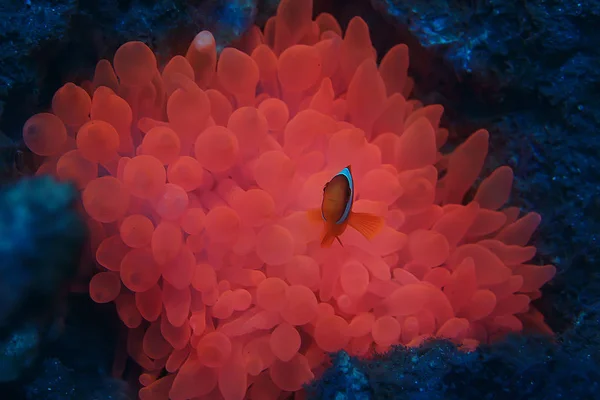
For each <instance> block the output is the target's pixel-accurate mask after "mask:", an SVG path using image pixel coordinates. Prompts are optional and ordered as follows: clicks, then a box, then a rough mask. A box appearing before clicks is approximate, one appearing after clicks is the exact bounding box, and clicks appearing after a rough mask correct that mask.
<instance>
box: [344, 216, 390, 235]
mask: <svg viewBox="0 0 600 400" xmlns="http://www.w3.org/2000/svg"><path fill="white" fill-rule="evenodd" d="M348 225H350V226H351V227H353V228H354V229H356V230H357V231H358V232H360V234H361V235H363V236H364V237H366V238H367V239H369V240H371V239H373V238H374V237H375V236H376V235H377V234H378V233H379V232H380V231H381V229H382V228H383V226H384V225H385V221H384V219H383V218H382V217H380V216H378V215H373V214H368V213H355V212H351V213H350V216H349V218H348Z"/></svg>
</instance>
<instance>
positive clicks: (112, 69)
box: [23, 0, 555, 400]
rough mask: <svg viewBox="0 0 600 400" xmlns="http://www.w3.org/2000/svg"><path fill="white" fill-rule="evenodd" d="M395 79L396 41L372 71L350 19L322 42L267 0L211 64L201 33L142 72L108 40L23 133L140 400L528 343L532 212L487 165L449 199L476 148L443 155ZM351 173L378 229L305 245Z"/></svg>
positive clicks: (361, 26)
mask: <svg viewBox="0 0 600 400" xmlns="http://www.w3.org/2000/svg"><path fill="white" fill-rule="evenodd" d="M407 68H408V49H407V47H406V46H405V45H403V44H400V45H397V46H395V47H393V48H392V49H391V50H390V51H389V52H388V53H387V54H386V55H385V56H384V57H383V60H382V62H381V64H380V65H377V64H376V52H375V50H374V49H373V46H372V44H371V41H370V37H369V29H368V26H367V24H366V23H365V22H364V21H363V20H362V19H360V18H354V19H353V20H352V21H351V22H350V24H349V25H348V28H347V30H346V32H345V34H344V35H343V37H342V32H341V29H340V27H339V25H338V23H337V22H336V20H335V19H334V18H333V17H332V16H331V15H328V14H321V15H319V16H318V17H317V18H316V20H314V21H313V20H312V1H311V0H283V1H281V3H280V5H279V9H278V12H277V15H276V16H275V17H273V18H271V19H270V20H269V21H268V22H267V24H266V26H265V29H264V31H261V30H259V29H258V28H253V29H251V30H250V32H249V33H248V34H247V35H246V36H245V37H244V39H243V40H242V41H241V42H240V44H239V46H238V49H236V48H226V49H225V50H223V51H222V52H221V54H220V55H219V57H217V53H216V48H215V41H214V38H213V36H212V35H211V34H210V33H209V32H206V31H204V32H201V33H199V34H198V35H197V36H196V38H195V39H194V41H193V42H192V44H191V45H190V47H189V50H188V52H187V54H186V55H185V57H183V56H176V57H174V58H173V59H171V60H170V61H169V62H168V64H167V65H166V66H164V68H162V70H159V68H158V66H157V61H156V58H155V56H154V54H153V52H152V51H151V50H150V49H149V48H148V47H147V46H146V45H145V44H143V43H141V42H129V43H126V44H124V45H123V46H121V47H120V48H119V50H118V51H117V52H116V54H115V57H114V60H113V63H112V64H111V63H109V62H108V61H106V60H103V61H101V62H100V63H98V66H97V69H96V74H95V76H94V79H93V81H92V82H87V83H86V84H82V87H79V86H76V85H74V84H72V83H68V84H66V85H65V86H63V87H62V88H61V89H59V90H58V91H57V92H56V94H55V96H54V99H53V101H52V113H43V114H38V115H35V116H33V117H31V118H30V119H29V120H28V121H27V123H26V124H25V127H24V130H23V135H24V140H25V143H26V144H27V146H28V147H29V148H30V149H31V151H33V152H34V153H36V154H39V155H41V156H46V157H47V158H46V161H45V163H44V164H43V165H42V166H41V167H40V169H39V171H38V173H45V174H53V175H55V176H57V177H58V178H59V179H62V180H70V181H73V182H74V183H75V184H76V185H77V187H78V188H79V189H80V190H81V194H82V208H83V210H84V211H85V215H86V216H87V217H88V224H89V227H90V230H91V233H92V238H93V246H94V251H95V255H96V261H97V265H98V272H97V274H95V275H94V277H93V278H92V280H91V282H90V295H91V296H92V298H93V299H94V300H95V301H97V302H101V303H105V302H112V301H114V302H115V304H116V308H117V311H118V314H119V316H120V317H121V319H122V320H123V322H124V323H125V325H127V326H128V327H129V328H130V331H129V332H130V333H129V339H128V351H129V355H130V356H131V357H132V358H133V359H134V360H135V361H136V362H137V363H138V364H139V365H140V366H141V367H142V368H143V369H144V371H145V372H144V373H143V374H142V375H141V377H140V382H141V384H142V385H143V386H144V387H143V388H142V389H141V390H140V393H139V395H140V398H141V399H172V400H183V399H219V398H224V399H226V400H235V399H242V398H244V396H245V395H246V393H248V395H249V398H252V399H275V398H278V396H279V395H280V394H281V393H282V392H297V391H300V390H301V387H302V385H303V384H304V383H306V382H308V381H310V380H311V379H313V377H314V376H315V375H316V374H319V373H320V372H321V371H322V370H323V368H324V367H325V363H326V359H327V357H326V353H327V352H335V351H338V350H342V349H344V350H346V351H348V352H349V353H351V354H354V355H359V356H368V355H369V354H371V352H373V351H385V350H386V349H388V348H389V347H390V346H393V345H398V344H401V345H406V346H417V345H419V344H420V343H421V342H422V341H423V340H424V339H425V338H428V337H443V338H448V339H450V340H452V341H454V342H455V343H457V344H458V345H465V346H467V347H468V348H472V347H473V346H476V345H477V344H478V343H487V342H490V341H493V340H494V339H496V338H498V337H501V336H502V335H504V334H506V333H507V332H518V331H521V330H522V329H523V323H524V322H526V323H527V324H528V325H534V326H537V327H538V328H540V329H543V330H546V331H547V330H548V328H547V327H546V325H545V324H544V322H543V317H542V316H541V314H540V313H539V312H537V311H536V310H535V308H533V307H532V306H531V304H530V302H531V300H532V299H535V298H537V297H539V296H540V291H539V289H540V287H541V286H542V285H543V284H544V283H546V282H547V281H548V280H550V279H551V278H552V277H553V275H554V273H555V268H554V267H553V266H551V265H546V266H537V265H532V264H529V263H528V262H529V261H530V260H531V259H532V258H533V257H534V255H535V253H536V249H535V248H534V247H532V246H528V245H527V244H528V242H529V239H530V237H531V235H532V233H533V232H534V230H535V229H536V227H537V226H538V224H539V223H540V216H539V215H538V214H535V213H529V214H526V215H524V216H521V215H520V213H519V210H518V209H516V208H514V207H505V203H506V202H507V200H508V197H509V193H510V189H511V185H512V181H513V174H512V171H511V170H510V168H507V167H501V168H499V169H497V170H496V171H494V172H493V173H492V174H491V175H490V176H488V177H486V178H485V179H484V180H483V182H482V183H481V184H480V185H479V187H478V189H477V191H476V194H475V196H474V197H473V199H472V200H469V201H468V202H465V194H466V193H467V191H468V190H469V189H470V188H471V187H472V185H473V184H474V182H475V181H476V179H477V177H478V176H479V174H480V172H481V168H482V165H483V162H484V159H485V157H486V155H487V151H488V133H487V132H486V131H485V130H479V131H477V132H475V133H473V134H472V135H471V136H470V137H469V138H468V139H467V141H466V142H464V143H463V144H462V145H461V146H459V147H458V148H456V149H455V150H454V151H452V152H451V153H448V154H443V153H441V152H440V148H441V147H442V145H444V143H445V141H446V139H447V136H448V132H447V130H446V129H444V128H441V127H440V126H439V124H440V117H441V115H442V112H443V108H442V107H441V106H439V105H429V106H424V105H423V104H422V103H420V102H419V101H417V100H407V98H408V97H409V95H410V93H411V89H412V85H413V83H412V80H411V79H410V78H409V77H407ZM349 164H351V165H352V168H353V173H354V178H355V182H356V192H357V196H356V202H355V210H357V211H362V212H370V213H374V214H377V215H380V216H382V217H384V218H385V221H386V225H385V227H384V228H383V230H382V232H381V233H380V234H379V235H378V236H376V237H375V238H374V239H373V240H372V241H367V240H366V239H365V238H363V237H362V236H361V235H360V234H358V233H357V232H355V231H353V230H348V231H346V232H345V233H344V234H343V235H342V237H341V239H342V242H343V243H344V247H341V246H339V245H338V244H337V243H335V244H334V245H333V246H332V247H331V248H329V249H322V248H321V247H320V245H319V240H318V239H319V233H320V228H319V227H316V226H313V225H312V224H311V223H310V222H309V221H308V219H307V217H306V210H308V209H310V208H313V207H319V205H320V201H321V196H322V192H323V191H322V188H323V185H324V183H325V182H327V181H328V180H329V179H331V177H332V176H333V175H334V174H335V173H337V172H338V171H339V170H340V169H341V168H343V167H345V166H346V165H349ZM442 173H443V177H442V178H439V177H440V176H442ZM465 203H466V204H465Z"/></svg>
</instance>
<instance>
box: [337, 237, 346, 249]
mask: <svg viewBox="0 0 600 400" xmlns="http://www.w3.org/2000/svg"><path fill="white" fill-rule="evenodd" d="M335 238H336V239H337V241H338V242H339V243H340V246H342V247H344V244H343V243H342V241H341V240H340V237H339V236H336V237H335Z"/></svg>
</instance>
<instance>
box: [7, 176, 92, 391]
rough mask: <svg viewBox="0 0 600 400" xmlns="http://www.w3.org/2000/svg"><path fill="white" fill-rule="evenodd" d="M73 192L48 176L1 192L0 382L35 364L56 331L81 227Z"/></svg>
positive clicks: (76, 258) (81, 238) (77, 252)
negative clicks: (42, 349)
mask: <svg viewBox="0 0 600 400" xmlns="http://www.w3.org/2000/svg"><path fill="white" fill-rule="evenodd" d="M75 196H76V191H75V190H74V188H73V187H72V186H71V185H68V184H59V183H57V182H56V181H55V180H53V179H51V178H49V177H43V178H36V179H24V180H21V181H19V182H18V183H16V184H14V185H10V186H4V187H3V188H2V190H1V191H0V210H1V211H0V238H2V239H1V240H0V258H1V259H2V263H1V266H0V366H1V368H0V372H1V373H0V382H2V383H5V382H11V381H14V380H16V379H18V378H20V377H21V374H23V373H24V372H27V371H28V370H29V369H30V368H31V367H32V366H34V365H35V363H36V360H37V359H38V357H39V356H40V352H41V348H43V345H44V344H45V343H47V342H48V341H49V340H51V339H52V338H54V337H55V336H56V334H57V333H58V332H59V330H58V329H57V327H58V326H59V325H60V312H59V311H60V308H61V305H62V301H64V293H65V291H66V290H67V289H68V286H69V283H70V280H71V279H72V278H73V277H74V276H75V274H76V271H77V267H78V265H79V262H80V255H81V248H82V246H83V243H84V240H85V226H84V224H83V222H82V220H81V218H80V217H79V215H78V213H77V212H76V210H75V208H74V204H75V198H76V197H75Z"/></svg>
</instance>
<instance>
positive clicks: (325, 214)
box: [308, 166, 384, 247]
mask: <svg viewBox="0 0 600 400" xmlns="http://www.w3.org/2000/svg"><path fill="white" fill-rule="evenodd" d="M353 203H354V179H353V178H352V171H351V168H350V166H347V167H346V168H344V169H343V170H341V171H340V172H339V173H338V174H337V175H335V176H334V177H333V178H332V179H331V180H330V181H329V182H327V183H326V184H325V187H323V202H322V203H321V209H320V210H319V209H312V210H309V211H308V217H309V219H310V220H311V221H314V222H319V223H323V224H324V230H323V237H322V239H321V247H330V246H331V245H332V244H333V241H334V240H336V239H337V241H338V242H340V245H342V246H343V244H342V241H341V240H340V238H339V236H340V235H341V234H342V233H344V231H345V230H346V228H347V227H348V225H350V226H351V227H353V228H354V229H356V230H357V231H358V232H360V233H361V234H362V235H363V236H364V237H366V238H367V239H372V238H373V237H374V236H375V235H377V234H378V233H379V231H380V230H381V228H383V225H384V220H383V218H382V217H379V216H377V215H373V214H368V213H356V212H353V211H352V204H353Z"/></svg>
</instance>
